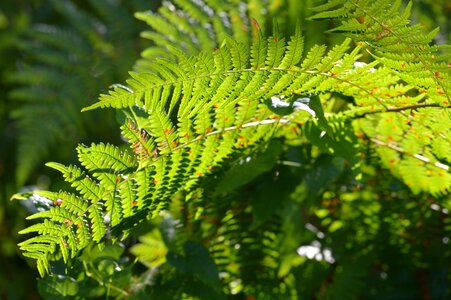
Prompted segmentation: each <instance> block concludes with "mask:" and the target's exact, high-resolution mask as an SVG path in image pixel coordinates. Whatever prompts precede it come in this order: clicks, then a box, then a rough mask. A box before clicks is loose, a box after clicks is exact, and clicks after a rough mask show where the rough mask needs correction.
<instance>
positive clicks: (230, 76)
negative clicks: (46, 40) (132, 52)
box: [19, 0, 451, 299]
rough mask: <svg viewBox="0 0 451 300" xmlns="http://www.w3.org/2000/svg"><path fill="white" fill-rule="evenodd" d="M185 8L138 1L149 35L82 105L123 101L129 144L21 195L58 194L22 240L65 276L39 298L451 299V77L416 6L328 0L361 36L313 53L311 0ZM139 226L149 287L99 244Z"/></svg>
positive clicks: (85, 153)
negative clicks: (55, 186)
mask: <svg viewBox="0 0 451 300" xmlns="http://www.w3.org/2000/svg"><path fill="white" fill-rule="evenodd" d="M174 2H175V3H174V4H173V3H169V2H165V3H164V4H163V5H162V7H161V8H160V9H159V12H158V13H153V12H145V13H137V14H136V17H137V18H139V19H142V20H144V21H145V22H146V23H147V24H148V25H150V27H151V28H152V29H153V31H145V32H143V34H142V35H143V37H145V38H148V39H150V40H152V41H153V43H154V45H153V46H151V47H150V48H147V49H146V50H145V51H144V52H143V55H142V56H143V57H142V59H141V60H138V62H137V64H136V67H135V71H134V72H130V79H128V80H127V81H126V85H121V84H116V85H114V86H113V87H112V89H111V90H110V91H109V92H108V93H106V94H102V95H101V96H100V98H99V101H98V102H96V103H94V104H92V105H90V106H88V107H86V108H84V109H83V110H84V111H90V110H92V109H96V108H106V107H108V108H114V109H115V110H116V111H117V116H118V117H117V119H118V120H119V121H120V123H121V126H120V128H121V134H122V137H123V138H124V140H125V141H126V143H127V144H128V147H120V146H114V145H112V144H105V143H98V144H91V146H85V145H83V144H81V145H79V146H78V147H77V153H78V160H79V162H80V165H81V166H75V165H70V166H64V165H62V164H59V163H48V164H47V165H48V166H49V167H51V168H54V169H56V170H58V171H59V172H61V173H62V175H63V177H64V179H65V181H66V182H67V183H68V184H70V187H68V188H67V189H64V190H61V191H59V192H49V191H36V192H33V193H32V194H31V196H30V195H26V196H28V197H29V198H30V199H40V201H42V202H47V203H52V204H51V205H49V206H50V207H49V208H48V209H44V210H41V211H38V212H37V213H35V214H33V215H31V216H30V217H28V219H31V220H36V219H38V220H40V223H35V224H33V225H31V226H30V227H28V228H26V229H24V230H22V231H21V233H22V234H29V233H32V234H33V235H32V237H30V238H28V239H27V240H25V241H23V242H21V243H20V244H19V246H20V248H21V250H22V251H24V252H23V253H24V255H25V256H27V257H31V258H33V259H35V260H36V261H37V268H38V270H39V273H40V274H41V276H46V275H47V274H49V273H50V274H51V273H56V274H59V272H55V271H54V270H55V269H56V267H55V266H56V264H58V263H60V264H61V263H63V264H64V267H66V270H67V271H66V272H68V274H66V275H65V276H66V277H58V276H56V275H54V277H44V279H42V280H44V281H41V286H40V289H41V293H42V294H44V295H48V296H49V297H52V295H57V294H58V295H72V294H74V293H75V292H76V291H77V289H78V291H80V290H81V289H85V292H86V290H87V289H86V287H83V285H84V284H86V282H91V283H92V280H94V281H96V282H98V283H99V284H100V285H102V286H104V288H103V287H102V288H101V289H100V290H99V294H89V295H88V294H86V295H85V297H95V296H100V295H102V294H106V295H107V296H114V297H128V296H135V297H137V298H141V297H146V296H152V297H155V298H165V299H166V298H168V299H173V298H174V299H188V298H190V299H192V298H196V299H225V298H230V299H232V297H235V296H233V295H236V296H237V297H243V298H244V297H248V298H249V297H250V298H256V299H290V298H291V299H309V298H312V297H317V298H319V299H330V298H337V299H341V298H343V299H344V298H346V299H361V298H362V297H364V298H370V299H371V298H374V299H377V298H380V297H397V296H400V295H402V293H406V295H405V297H413V296H414V295H420V294H421V295H427V296H430V295H438V296H437V298H438V299H440V297H443V299H444V298H445V297H446V295H447V294H449V291H448V288H447V283H449V280H450V278H449V277H447V275H446V267H444V265H445V262H446V261H447V260H449V258H450V257H449V256H450V254H449V251H446V249H447V243H448V242H449V240H446V238H447V234H448V233H449V228H450V221H449V220H450V218H449V209H451V207H450V204H451V202H450V199H451V198H450V194H449V192H450V189H451V174H450V172H449V164H450V162H451V158H450V156H449V151H448V149H451V136H450V135H451V133H450V128H451V118H450V112H449V108H450V99H449V97H450V80H449V79H450V75H451V74H450V68H449V64H448V63H447V59H448V58H449V53H447V52H446V51H447V49H448V48H446V47H442V46H437V45H435V44H434V43H433V38H434V36H436V34H437V31H436V30H434V31H432V32H431V33H429V34H424V33H423V31H422V30H421V27H420V26H419V25H413V26H410V25H409V22H410V21H409V20H410V19H409V18H410V9H411V4H408V5H407V6H405V7H402V3H401V1H395V2H394V3H391V2H389V1H383V0H381V1H372V2H368V1H329V2H327V3H325V4H323V5H319V6H316V7H315V8H314V11H315V14H314V15H313V16H312V17H311V19H327V20H339V22H340V23H339V24H337V25H336V26H334V27H333V28H332V29H331V31H332V32H340V33H341V34H342V35H344V36H346V38H345V39H343V40H340V41H336V42H333V43H331V44H330V45H328V46H326V45H312V46H310V42H309V34H311V32H310V31H308V30H304V29H303V27H302V26H301V25H300V23H299V21H301V22H302V21H303V20H296V19H293V18H291V17H289V18H286V19H285V20H280V19H281V18H280V17H281V16H284V13H283V11H285V12H286V13H288V12H289V11H290V10H291V9H294V10H295V11H298V10H300V9H303V8H305V7H310V2H309V1H304V2H302V4H298V3H297V2H296V1H287V2H280V1H268V3H266V4H265V3H264V2H263V1H247V2H246V3H241V4H238V3H235V2H234V1H230V2H223V3H221V4H219V3H217V2H216V1H206V3H202V2H200V1H188V0H180V1H174ZM265 5H267V7H268V9H264V8H265ZM75 16H76V14H75ZM290 16H291V14H290ZM279 21H280V22H279ZM80 24H81V25H83V26H82V27H83V28H84V25H85V23H80ZM278 24H280V26H279V25H278ZM294 24H297V25H295V26H294ZM271 28H272V29H271ZM84 30H85V31H83V32H86V33H90V32H91V31H90V30H89V29H84ZM303 31H304V33H303ZM304 36H305V38H304ZM99 43H100V42H99ZM99 45H102V43H100V44H99ZM305 45H309V46H310V47H308V48H306V46H305ZM112 53H115V52H112ZM55 62H56V61H55ZM89 78H90V77H88V79H89ZM85 79H86V78H85ZM27 94H28V93H27ZM89 113H91V112H89ZM89 113H88V114H89ZM412 199H414V200H412ZM135 237H139V240H140V242H139V243H137V244H135V245H134V246H133V247H132V248H131V253H132V254H133V255H135V256H136V257H137V260H138V261H140V262H142V263H143V264H144V265H145V266H146V267H147V268H148V269H147V270H146V271H144V272H143V273H142V275H141V277H139V279H137V281H138V282H139V284H137V285H135V283H136V282H135V283H134V282H133V280H134V279H132V278H131V272H132V270H131V268H132V264H129V263H127V262H124V261H121V260H120V257H123V256H122V253H116V252H114V253H116V254H115V255H113V256H112V257H109V258H108V259H103V258H101V259H100V258H98V257H97V256H100V254H99V253H102V252H100V250H94V249H96V248H94V247H95V246H94V245H97V246H98V247H99V248H98V249H104V251H105V249H112V248H111V247H115V246H113V245H114V243H120V242H119V240H121V241H123V242H124V243H134V238H135ZM426 241H427V242H426ZM112 243H113V245H111V244H112ZM116 245H117V244H116ZM300 246H302V247H300ZM104 247H105V248H104ZM113 249H114V248H113ZM121 249H122V248H121ZM95 251H98V253H97V254H92V253H93V252H94V253H96V252H95ZM296 251H297V252H298V253H296ZM119 252H120V251H119ZM107 253H108V252H107ZM96 255H97V256H96ZM412 257H413V258H414V260H413V262H412ZM406 261H410V262H406ZM116 269H118V270H121V272H118V273H117V274H116V273H115V270H116ZM92 270H95V271H92ZM403 272H405V273H403ZM88 274H91V277H92V278H90V279H89V280H90V281H89V280H87V279H86V277H85V276H89V275H88ZM92 274H95V275H92ZM412 274H417V275H412ZM433 274H436V275H433ZM72 276H73V277H72ZM387 276H388V277H389V278H390V280H391V278H392V277H393V278H394V279H393V281H390V283H386V282H384V280H385V279H386V277H387ZM415 276H417V277H418V278H420V279H418V281H419V284H417V281H416V280H417V279H415ZM433 276H437V280H439V281H441V282H443V284H438V285H433V284H432V283H431V280H432V278H433ZM85 279H86V280H87V281H85ZM397 280H403V281H404V283H403V284H404V285H405V286H403V285H402V284H401V283H398V282H397ZM106 283H108V284H106ZM307 283H311V284H307ZM368 286H370V287H371V288H367V287H368ZM409 290H410V291H409ZM409 293H411V294H409ZM440 295H442V296H440ZM425 297H426V296H425Z"/></svg>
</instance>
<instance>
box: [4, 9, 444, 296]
mask: <svg viewBox="0 0 451 300" xmlns="http://www.w3.org/2000/svg"><path fill="white" fill-rule="evenodd" d="M282 2H292V1H289V0H286V1H282ZM304 2H305V3H310V2H311V1H304ZM413 2H414V6H413V8H414V11H413V22H414V23H421V24H422V25H423V26H424V27H425V29H426V30H431V29H433V28H435V27H436V26H440V27H441V31H440V34H439V35H438V36H437V38H436V41H437V43H440V44H447V43H449V41H450V37H451V24H450V22H449V18H450V14H451V4H450V2H449V1H446V0H438V1H427V0H415V1H413ZM274 3H276V2H274ZM159 5H160V3H159V1H149V0H133V1H131V0H128V1H125V0H116V1H113V0H72V1H70V0H3V1H1V2H0V128H1V130H0V135H1V136H0V140H1V143H0V298H2V299H39V298H41V297H43V298H46V299H61V297H63V296H68V297H70V296H75V295H78V297H81V298H82V299H83V298H96V297H103V298H104V297H105V296H107V297H108V296H109V297H112V298H114V297H127V295H130V294H133V295H135V297H136V298H138V299H139V298H141V299H148V297H154V298H155V299H173V298H172V297H175V298H174V299H180V298H187V299H191V298H193V297H194V298H196V297H197V298H200V299H223V298H224V299H225V296H224V294H228V295H234V296H233V297H232V296H231V297H230V299H289V298H290V297H291V298H292V299H447V297H449V296H450V295H451V291H450V288H449V286H451V275H450V264H449V262H450V261H451V257H450V256H451V251H450V242H449V235H450V232H451V221H450V218H449V211H448V210H447V209H446V208H443V207H442V206H440V205H439V204H440V203H449V201H450V200H449V197H450V196H449V195H443V196H442V197H441V198H432V197H431V196H430V195H426V194H420V195H413V194H412V193H411V192H410V191H409V189H408V188H407V187H406V186H405V185H403V184H402V183H401V182H399V181H397V180H396V179H394V178H393V177H392V176H391V175H390V174H389V173H388V172H387V171H386V170H383V169H379V168H377V167H376V166H377V164H374V163H373V162H372V161H371V153H368V156H367V161H366V163H365V164H364V165H363V166H362V178H361V180H359V181H358V182H357V181H356V180H355V179H354V174H353V171H352V169H351V168H350V167H349V166H348V165H347V163H346V161H345V160H344V159H343V158H340V157H332V156H330V155H326V154H319V152H318V150H317V149H316V148H315V147H314V146H312V145H311V144H308V143H307V142H302V141H299V140H295V139H294V140H293V142H292V143H291V144H290V143H288V145H285V146H283V147H284V149H280V147H282V146H281V145H278V146H275V147H272V148H270V149H269V150H268V151H267V152H265V153H260V154H257V155H260V158H261V160H260V164H259V165H258V166H252V165H251V166H246V168H249V169H248V170H252V174H253V175H252V180H248V181H246V182H245V181H243V180H241V179H242V178H241V179H240V177H239V176H237V174H239V173H240V170H239V169H238V170H231V172H235V173H232V174H231V175H230V176H226V178H228V179H227V180H228V181H227V182H225V183H223V187H224V188H223V190H221V192H222V193H206V192H202V191H199V193H198V194H196V193H194V194H190V195H184V194H181V195H177V197H176V199H175V201H174V204H173V205H172V207H171V209H170V213H168V214H167V215H166V216H161V218H160V219H159V220H155V222H153V223H151V224H145V225H142V226H141V227H139V228H137V229H136V230H135V231H134V234H133V236H134V237H135V238H134V239H131V240H129V241H127V242H126V244H124V245H122V244H120V245H118V246H107V248H106V249H105V250H104V251H102V252H100V251H99V250H98V249H97V248H95V247H94V248H92V249H89V250H87V251H85V253H84V255H83V256H82V259H81V261H80V265H77V266H73V269H72V271H71V272H73V273H71V274H61V275H60V276H55V277H52V278H50V277H47V278H44V279H41V280H39V282H38V284H37V279H36V278H37V277H38V275H37V272H36V271H35V270H34V269H33V266H32V265H30V264H29V262H28V261H26V260H25V259H24V258H23V257H22V256H21V255H20V253H18V250H17V246H16V244H17V242H18V241H19V237H18V235H17V232H18V231H19V230H20V229H22V228H24V227H25V217H26V215H28V212H27V211H26V209H25V208H24V207H22V206H21V205H20V204H19V203H18V202H10V201H9V199H10V197H11V195H13V194H14V193H16V192H17V191H18V190H26V189H30V188H33V187H35V186H38V187H40V188H45V189H53V190H55V189H57V188H58V187H59V186H60V185H62V184H63V183H62V182H61V178H60V177H59V175H58V174H56V172H51V171H49V170H48V169H47V168H44V167H43V166H44V162H47V161H49V160H52V161H58V162H61V163H64V164H69V163H73V162H74V161H75V153H74V150H73V149H74V148H75V146H76V145H77V144H78V143H90V142H91V141H96V142H98V141H103V142H111V143H115V144H120V136H119V133H118V132H119V131H118V125H117V124H116V121H115V116H114V112H112V111H111V110H97V111H94V112H89V113H83V114H81V113H80V110H81V108H82V107H85V106H87V105H88V104H90V103H92V102H94V101H95V99H96V97H97V95H98V94H99V93H101V92H104V91H106V90H107V89H108V87H109V86H110V85H112V84H115V83H120V82H123V81H124V79H125V78H126V77H127V72H128V71H129V70H132V69H133V63H134V62H135V61H136V59H138V57H139V54H140V52H141V51H142V50H143V49H145V48H146V46H148V43H147V42H146V41H145V40H143V39H140V38H139V33H140V32H141V31H143V30H144V29H146V26H145V24H143V23H142V22H140V21H138V20H136V19H134V18H133V13H134V12H136V11H143V10H156V9H157V8H158V7H159ZM281 6H283V5H281ZM272 9H273V10H277V7H275V8H272ZM286 14H288V16H287V15H286ZM298 14H302V15H305V14H306V10H301V11H298V12H295V11H291V12H287V13H285V12H283V11H281V15H280V20H279V22H280V23H281V26H283V25H284V22H288V23H289V22H290V20H291V19H293V18H294V17H296V16H297V15H298ZM308 25H309V24H307V25H306V24H304V27H303V29H304V36H305V37H306V47H307V48H309V47H311V45H313V44H323V43H326V44H327V43H330V42H331V41H333V39H336V38H337V36H333V35H323V34H322V32H323V31H325V30H327V29H328V28H329V26H330V24H328V23H327V22H323V23H321V22H315V25H314V26H308ZM287 27H288V28H290V25H289V24H288V26H287ZM281 153H283V154H281ZM284 162H290V165H289V166H287V165H285V164H284ZM254 167H255V168H254ZM252 168H254V169H252ZM227 187H233V189H232V188H230V189H229V190H227ZM224 195H225V196H224ZM187 199H189V200H190V201H189V202H186V201H185V200H187ZM299 216H301V218H299ZM205 247H207V248H208V249H209V250H210V251H207V248H205ZM294 249H297V253H296V251H293V250H294ZM125 251H126V253H125V257H126V258H128V260H127V259H125V260H124V252H125ZM135 259H137V262H136V263H132V262H133V261H134V260H135ZM337 262H339V264H338V263H337ZM117 270H120V271H117ZM57 271H58V270H57V267H56V273H58V272H57ZM88 271H89V272H88ZM81 274H90V277H89V278H84V277H83V276H87V275H81ZM82 277H83V278H82ZM221 284H222V286H223V287H227V288H226V289H227V290H222V291H221V288H220V286H221ZM292 287H295V288H294V289H293V288H292ZM190 297H191V298H190ZM268 297H270V298H268Z"/></svg>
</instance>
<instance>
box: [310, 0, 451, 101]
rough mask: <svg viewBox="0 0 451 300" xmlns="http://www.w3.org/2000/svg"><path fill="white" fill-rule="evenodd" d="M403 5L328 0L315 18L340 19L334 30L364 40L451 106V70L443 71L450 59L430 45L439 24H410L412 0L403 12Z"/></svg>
mask: <svg viewBox="0 0 451 300" xmlns="http://www.w3.org/2000/svg"><path fill="white" fill-rule="evenodd" d="M401 6H402V2H401V1H395V2H393V1H382V0H381V1H375V2H368V1H358V0H353V1H329V2H328V3H327V4H325V5H321V6H317V7H316V8H315V10H316V11H317V12H318V13H317V14H316V15H314V16H313V18H336V19H340V21H341V25H340V26H338V27H336V28H334V29H333V31H340V32H344V33H345V34H346V35H347V36H349V37H352V38H353V39H354V40H355V41H359V42H363V43H365V44H366V45H368V46H369V47H370V51H371V49H372V50H373V51H374V57H375V58H376V59H377V60H379V61H380V62H382V63H383V64H384V65H386V66H389V67H390V68H392V69H393V70H396V71H397V74H398V75H399V76H400V78H401V79H402V80H404V81H406V82H408V83H410V84H411V85H412V86H416V87H420V89H421V88H424V89H429V90H430V91H432V90H435V91H434V92H433V93H434V96H433V97H431V100H434V101H435V103H437V104H440V105H444V106H449V104H450V102H451V101H450V90H449V88H450V86H449V82H450V71H449V69H448V70H447V71H443V70H444V69H443V67H444V65H445V64H446V63H447V62H446V60H445V61H443V60H442V59H441V58H440V56H439V55H438V53H439V52H438V50H439V47H438V46H435V45H431V43H432V42H433V39H434V37H435V36H436V35H437V33H438V28H437V29H435V30H433V31H431V32H430V33H427V34H424V33H423V32H422V28H421V26H420V25H412V26H409V23H410V20H409V17H410V11H411V7H412V2H409V3H408V4H407V6H406V7H405V8H404V9H403V11H401V12H400V9H401ZM443 50H444V48H443ZM437 94H438V95H441V96H442V97H437Z"/></svg>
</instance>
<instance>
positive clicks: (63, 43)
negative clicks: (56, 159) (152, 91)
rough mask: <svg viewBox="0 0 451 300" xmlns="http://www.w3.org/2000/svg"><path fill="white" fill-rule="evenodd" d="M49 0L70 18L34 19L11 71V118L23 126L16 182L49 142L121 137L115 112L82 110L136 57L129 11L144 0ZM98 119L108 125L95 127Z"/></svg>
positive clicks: (70, 145) (65, 143)
mask: <svg viewBox="0 0 451 300" xmlns="http://www.w3.org/2000/svg"><path fill="white" fill-rule="evenodd" d="M48 2H49V3H47V5H49V6H51V7H52V9H53V10H54V11H52V14H54V15H55V17H54V18H62V19H64V20H65V22H64V23H63V24H61V25H53V24H43V23H37V24H33V26H31V28H27V29H26V30H24V32H23V37H21V39H20V40H19V42H18V43H17V45H16V47H17V48H18V50H19V51H20V52H21V54H22V55H21V59H20V60H19V61H18V65H19V66H18V69H17V71H16V72H15V73H13V74H11V75H9V81H10V82H11V83H13V84H15V88H14V89H13V90H12V91H11V92H10V95H9V97H10V99H12V100H13V102H12V103H14V109H13V111H12V112H11V117H12V118H13V119H14V120H15V121H16V124H17V125H16V126H17V128H18V131H19V132H20V134H19V137H18V141H17V143H18V146H17V147H18V149H17V152H18V154H17V155H18V160H17V161H18V166H17V168H16V174H15V175H16V179H17V182H18V184H19V185H22V184H24V183H25V182H27V179H29V176H30V174H32V172H33V171H34V170H35V168H36V167H37V166H38V165H39V164H40V163H41V162H42V159H43V158H45V159H48V157H49V153H53V152H52V151H51V150H50V149H51V148H54V147H59V148H62V152H64V153H67V152H69V151H65V150H64V149H65V148H66V147H67V148H68V149H73V147H74V146H75V145H76V144H77V143H78V142H80V141H82V140H83V139H84V136H86V135H93V134H94V135H97V136H102V137H103V139H104V140H117V138H116V137H115V136H114V135H112V134H111V130H110V128H112V127H114V122H112V121H111V120H112V118H111V114H105V113H101V114H100V113H96V114H91V115H84V116H82V117H80V116H79V111H80V110H81V109H82V108H83V107H84V106H86V105H87V104H88V101H89V100H90V98H92V97H94V96H95V95H96V94H97V93H99V92H100V91H101V90H102V89H105V87H107V86H108V85H111V84H113V83H114V82H117V81H119V80H123V78H124V77H123V76H124V74H125V73H126V72H127V70H128V69H129V68H131V66H132V64H133V61H134V58H135V57H136V54H135V52H136V51H134V48H135V47H136V45H137V43H136V41H135V40H134V39H133V38H132V36H134V34H135V33H136V32H137V31H139V27H138V26H136V23H135V22H133V18H132V16H130V14H131V12H133V11H134V10H136V9H138V8H139V7H142V5H138V2H139V1H136V3H133V4H129V5H127V7H125V9H123V8H122V9H120V7H121V6H124V4H121V2H124V1H118V2H111V1H87V2H86V3H85V5H86V6H87V7H83V5H78V6H77V5H76V4H75V3H74V2H73V1H68V0H67V1H66V0H65V1H48ZM142 2H144V1H142ZM127 10H129V13H127ZM100 119H102V120H104V122H105V124H104V125H103V126H98V127H97V128H96V126H95V124H96V123H97V122H98V121H99V120H100ZM43 120H45V122H43ZM94 128H96V129H94Z"/></svg>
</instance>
